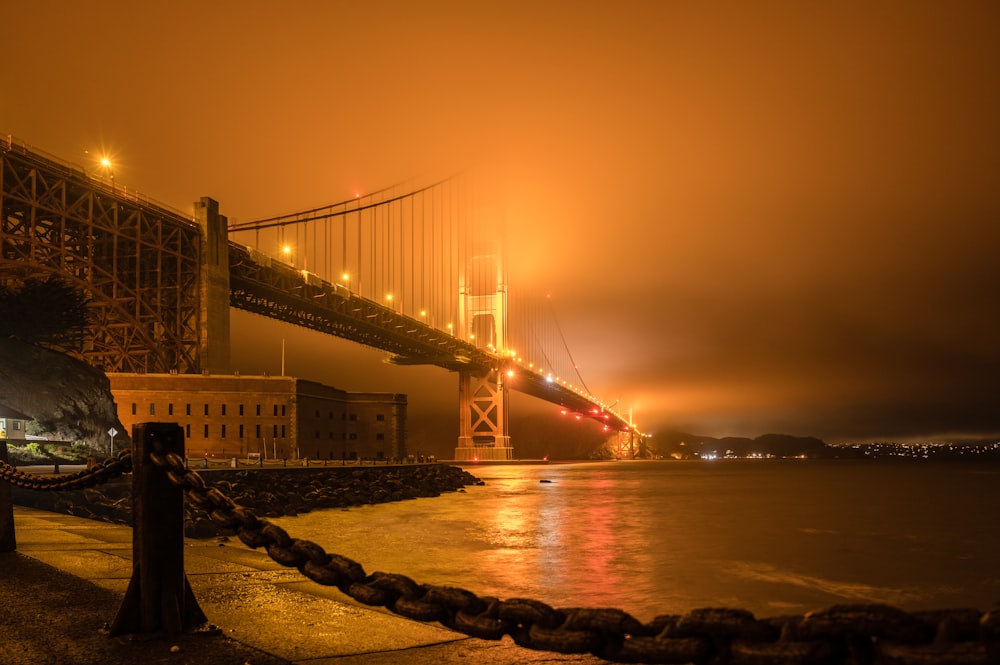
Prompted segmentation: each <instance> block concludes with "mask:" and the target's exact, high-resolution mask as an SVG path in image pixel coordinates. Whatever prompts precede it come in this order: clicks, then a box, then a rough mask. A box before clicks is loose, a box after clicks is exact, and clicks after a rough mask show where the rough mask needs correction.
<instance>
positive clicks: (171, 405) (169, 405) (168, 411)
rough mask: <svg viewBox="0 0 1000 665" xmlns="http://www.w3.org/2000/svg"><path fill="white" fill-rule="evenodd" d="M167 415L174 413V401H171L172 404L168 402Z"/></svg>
mask: <svg viewBox="0 0 1000 665" xmlns="http://www.w3.org/2000/svg"><path fill="white" fill-rule="evenodd" d="M167 415H168V416H172V415H174V403H173V402H171V403H170V404H167Z"/></svg>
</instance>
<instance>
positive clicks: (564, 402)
mask: <svg viewBox="0 0 1000 665" xmlns="http://www.w3.org/2000/svg"><path fill="white" fill-rule="evenodd" d="M0 156H2V159H3V165H2V171H0V178H2V180H0V185H2V187H0V208H2V215H0V279H10V278H12V277H16V278H24V277H27V276H43V275H48V274H58V275H61V276H62V277H64V278H66V279H68V280H69V281H70V282H72V283H74V284H75V285H76V286H78V287H79V288H82V289H85V290H86V292H87V293H88V295H90V297H91V303H90V307H91V311H92V314H93V317H92V319H93V325H92V331H91V333H92V334H91V335H90V336H89V338H88V341H87V343H86V345H85V347H84V349H83V355H84V357H85V358H86V359H87V360H88V361H89V362H91V363H92V364H94V365H96V366H100V367H103V368H104V369H105V370H106V371H110V372H130V371H138V372H179V373H198V372H212V373H226V372H228V371H229V367H228V363H229V358H228V339H229V314H228V312H229V307H236V308H240V309H244V310H246V311H250V312H254V313H257V314H261V315H264V316H268V317H272V318H275V319H278V320H281V321H284V322H287V323H291V324H293V325H296V326H301V327H305V328H310V329H313V330H317V331H320V332H323V333H326V334H330V335H335V336H337V337H342V338H345V339H349V340H352V341H354V342H357V343H360V344H364V345H366V346H369V347H372V348H375V349H379V350H382V351H385V352H386V353H387V354H388V360H389V361H390V362H392V363H396V364H400V365H412V364H429V365H436V366H439V367H442V368H445V369H447V370H450V371H454V372H456V373H457V374H458V376H459V400H460V404H459V415H460V427H459V441H458V445H457V447H456V459H460V460H463V459H464V460H471V459H481V460H487V459H495V460H504V459H512V456H513V454H512V446H511V442H510V437H509V435H508V406H507V399H506V398H507V394H508V391H510V390H516V391H519V392H523V393H526V394H530V395H533V396H535V397H538V398H540V399H543V400H546V401H548V402H551V403H554V404H557V405H559V406H560V407H561V409H562V411H563V412H564V413H572V414H575V415H576V416H577V417H586V418H591V419H594V420H597V421H598V422H600V423H601V426H602V427H603V428H605V429H606V430H607V431H608V432H609V435H611V434H612V433H619V438H620V439H622V440H625V439H627V440H628V441H629V444H631V443H632V440H633V437H634V436H635V435H636V431H635V427H634V426H633V424H632V423H631V422H630V419H629V418H627V417H625V416H623V415H622V414H620V413H618V412H617V411H615V410H614V408H613V406H609V405H607V404H605V403H604V402H603V401H602V400H601V399H599V398H597V397H595V396H594V395H592V394H591V393H590V391H589V389H588V388H587V386H586V384H585V383H584V381H583V378H582V377H581V376H580V374H579V371H578V368H577V365H576V363H575V361H574V360H573V356H572V355H571V354H570V352H569V348H568V345H567V344H566V340H565V337H564V335H563V333H562V330H561V328H560V326H559V324H558V320H557V319H556V318H555V316H554V310H553V308H552V305H551V302H550V301H548V299H547V298H545V297H542V296H540V294H537V293H534V292H532V289H530V288H529V287H528V285H524V284H518V283H517V282H516V280H511V279H509V276H508V274H507V272H506V270H505V267H504V260H503V258H504V257H503V253H504V244H503V233H502V230H503V219H502V218H501V217H500V215H499V214H498V213H497V212H496V211H495V209H493V208H491V207H490V205H489V201H487V200H485V198H484V197H482V196H479V195H477V193H476V192H475V190H474V188H473V187H470V186H469V183H468V181H467V179H466V177H465V176H455V177H452V178H448V179H446V180H441V181H438V182H433V183H430V184H426V185H420V186H414V185H412V184H410V185H398V186H394V187H389V188H386V189H383V190H380V191H377V192H373V193H367V194H364V195H362V194H358V195H356V196H354V197H353V198H351V199H348V200H344V201H340V202H337V203H333V204H329V205H324V206H321V207H315V208H311V209H308V210H302V211H297V212H293V213H288V214H283V215H278V216H272V217H266V218H260V219H255V220H251V221H246V222H238V223H237V222H233V223H230V222H229V221H228V220H227V219H226V217H225V216H224V215H222V214H221V213H220V209H219V204H218V203H217V202H216V201H214V200H212V199H210V198H203V199H201V200H200V201H198V202H196V203H195V205H194V215H193V216H192V215H185V214H184V213H181V212H178V211H175V210H172V209H170V208H169V207H167V206H164V205H162V204H158V203H156V202H154V201H152V200H150V199H148V198H146V197H142V196H139V195H138V194H137V193H136V192H134V191H133V192H130V191H129V190H127V189H126V188H124V187H122V186H121V185H120V184H116V183H115V181H114V180H113V179H111V178H108V177H105V175H106V174H103V173H101V172H100V171H98V172H97V173H96V174H95V173H88V172H87V171H86V170H85V169H83V168H80V167H78V166H74V165H72V164H69V163H66V162H63V161H62V160H59V159H57V158H54V157H52V156H48V155H45V154H44V153H42V152H40V151H38V150H34V149H29V148H28V147H27V146H25V145H23V144H19V143H17V142H15V141H14V140H13V139H12V138H11V137H8V138H7V140H6V141H4V142H0ZM626 447H627V446H626ZM619 448H622V445H621V444H619Z"/></svg>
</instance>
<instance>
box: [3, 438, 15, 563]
mask: <svg viewBox="0 0 1000 665" xmlns="http://www.w3.org/2000/svg"><path fill="white" fill-rule="evenodd" d="M6 461H7V442H6V441H3V440H0V462H6ZM15 549H17V539H16V538H15V537H14V499H13V497H12V496H11V491H10V483H8V482H4V481H2V480H0V552H13V551H14V550H15Z"/></svg>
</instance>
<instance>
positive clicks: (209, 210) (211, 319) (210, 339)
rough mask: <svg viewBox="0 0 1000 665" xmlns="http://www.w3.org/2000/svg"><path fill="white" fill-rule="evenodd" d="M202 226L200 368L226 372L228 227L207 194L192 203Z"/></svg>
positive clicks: (227, 352) (227, 358) (227, 370)
mask: <svg viewBox="0 0 1000 665" xmlns="http://www.w3.org/2000/svg"><path fill="white" fill-rule="evenodd" d="M194 216H195V219H196V220H197V222H198V224H199V225H200V226H201V233H202V243H203V247H202V252H201V274H200V279H201V283H200V284H199V285H198V286H199V290H200V295H201V321H200V326H201V340H200V341H201V349H200V352H201V353H200V356H201V368H200V369H201V370H202V371H204V372H211V373H214V374H228V373H229V229H228V227H227V224H228V220H227V219H226V217H225V216H224V215H220V214H219V203H218V201H215V200H213V199H210V198H209V197H207V196H203V197H202V198H201V200H200V201H196V202H195V204H194Z"/></svg>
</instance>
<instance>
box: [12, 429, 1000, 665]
mask: <svg viewBox="0 0 1000 665" xmlns="http://www.w3.org/2000/svg"><path fill="white" fill-rule="evenodd" d="M132 441H133V449H132V450H124V451H122V452H121V453H119V454H118V455H117V456H116V457H113V458H110V459H108V460H107V461H105V462H104V463H103V464H99V465H95V466H92V467H90V468H88V469H85V470H83V471H80V472H78V473H75V474H67V475H64V476H60V477H52V476H39V475H37V474H29V473H24V472H22V471H19V470H17V469H16V468H15V467H13V466H11V465H10V464H8V463H7V461H6V446H5V445H4V444H3V443H0V551H11V550H13V549H14V546H15V540H14V534H13V508H12V504H11V499H10V485H16V486H18V487H23V488H27V489H31V490H39V491H63V490H71V489H80V488H84V487H91V486H93V485H97V484H100V483H104V482H106V481H108V480H111V479H113V478H117V477H119V476H121V475H123V474H126V473H131V474H132V507H133V520H134V527H133V573H132V578H131V580H130V582H129V586H128V589H127V591H126V593H125V597H124V599H123V601H122V605H121V607H120V608H119V609H118V612H117V615H116V617H115V620H114V622H113V623H112V625H111V629H110V631H109V633H110V634H111V635H123V634H144V635H155V634H166V635H169V636H175V635H177V634H180V633H182V632H186V631H192V630H196V629H198V628H200V627H203V626H204V625H205V624H206V623H207V618H206V616H205V614H204V613H203V612H202V610H201V608H200V607H199V606H198V602H197V600H196V599H195V597H194V594H193V593H192V591H191V587H190V585H189V584H188V581H187V577H186V575H185V573H184V559H183V541H184V535H183V519H184V518H183V514H184V513H183V503H184V500H185V499H187V500H188V501H191V502H192V503H193V504H194V505H195V506H197V507H199V508H201V509H203V510H204V511H205V512H206V513H208V514H209V516H210V517H211V518H212V520H213V521H214V522H215V523H216V524H218V525H220V526H222V527H225V528H229V529H232V530H234V531H235V532H236V534H237V535H238V537H239V539H240V540H241V541H242V542H243V543H244V544H245V545H246V546H248V547H251V548H254V549H257V548H261V547H263V548H264V549H265V550H266V552H267V554H268V555H269V556H270V557H271V558H272V559H273V560H274V561H276V562H277V563H279V564H281V565H283V566H287V567H290V568H296V569H297V570H298V571H299V572H300V573H302V574H303V575H304V576H306V577H307V578H309V579H310V580H312V581H314V582H317V583H319V584H323V585H326V586H334V587H337V588H338V589H339V590H340V591H341V592H342V593H344V594H345V595H347V596H349V597H351V598H353V599H354V600H357V601H359V602H361V603H364V604H366V605H370V606H378V607H384V608H386V609H388V610H390V611H392V612H394V613H395V614H398V615H400V616H403V617H406V618H409V619H414V620H417V621H423V622H437V623H439V624H441V625H442V626H445V627H446V628H449V629H451V630H454V631H457V632H460V633H463V634H465V635H468V636H471V637H476V638H480V639H484V640H500V639H502V638H503V637H504V636H505V635H507V636H510V637H511V638H512V639H513V641H514V642H515V643H516V644H518V645H519V646H521V647H525V648H528V649H535V650H540V651H551V652H558V653H565V654H593V655H596V656H598V657H600V658H603V659H605V660H609V661H613V662H620V663H698V664H702V663H713V664H715V663H719V664H722V663H789V664H792V663H803V664H804V663H927V664H934V665H943V664H946V663H947V664H958V663H967V664H978V663H982V664H990V663H992V664H997V663H1000V610H998V609H994V610H992V611H987V612H980V611H979V610H976V609H944V610H927V611H919V612H906V611H903V610H901V609H899V608H896V607H892V606H888V605H881V604H861V605H836V606H833V607H829V608H826V609H822V610H818V611H813V612H809V613H806V614H804V615H793V616H781V617H771V618H763V619H758V618H756V617H755V616H754V615H753V614H752V613H750V612H748V611H745V610H740V609H729V608H705V609H695V610H692V611H689V612H687V613H685V614H664V615H660V616H657V617H655V618H654V619H653V620H652V621H648V622H645V623H644V622H641V621H639V620H638V619H636V618H634V617H632V616H631V615H629V614H628V613H626V612H624V611H622V610H620V609H614V608H596V609H595V608H555V607H552V606H550V605H547V604H546V603H544V602H541V601H538V600H532V599H524V598H512V599H507V600H503V599H500V598H495V597H490V596H478V595H476V594H475V593H473V592H472V591H468V590H466V589H462V588H458V587H450V586H437V585H431V584H421V583H418V582H416V581H414V580H412V579H410V578H409V577H406V576H405V575H400V574H394V573H381V572H375V573H370V574H369V573H366V572H365V570H364V568H363V567H362V566H361V564H360V563H358V562H356V561H353V560H352V559H350V558H348V557H345V556H342V555H339V554H331V553H328V552H327V551H326V550H325V549H324V548H323V547H322V546H320V545H318V544H316V543H314V542H311V541H308V540H301V539H298V538H293V537H292V536H290V535H289V534H288V533H287V532H286V531H285V530H284V529H282V528H281V527H279V526H277V525H276V524H274V523H272V522H270V521H268V520H267V519H264V518H261V517H258V516H257V515H256V514H254V513H253V512H252V511H251V510H249V509H247V508H244V507H242V506H239V505H237V504H236V503H235V502H233V501H232V500H231V499H230V498H229V497H227V496H226V495H225V494H223V493H222V492H221V491H219V490H218V489H216V488H214V487H211V486H209V485H208V484H207V483H206V482H205V480H204V479H203V478H202V477H201V476H200V475H199V474H198V473H197V472H195V471H194V470H192V469H190V468H188V466H187V462H186V459H185V457H184V434H183V430H182V429H181V428H180V427H179V426H177V425H176V424H173V423H140V424H138V425H136V426H135V428H134V430H133V436H132Z"/></svg>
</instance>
